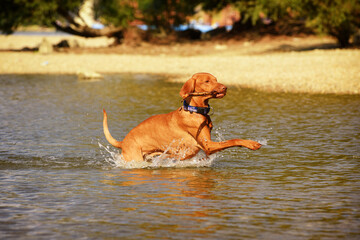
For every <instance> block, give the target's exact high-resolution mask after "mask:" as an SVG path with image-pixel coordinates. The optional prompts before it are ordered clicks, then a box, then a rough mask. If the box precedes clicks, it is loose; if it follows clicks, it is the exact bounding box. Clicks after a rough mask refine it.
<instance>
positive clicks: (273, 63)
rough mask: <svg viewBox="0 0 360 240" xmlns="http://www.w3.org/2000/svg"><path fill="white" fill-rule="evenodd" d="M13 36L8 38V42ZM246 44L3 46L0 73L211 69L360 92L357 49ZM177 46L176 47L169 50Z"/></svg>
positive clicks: (282, 85) (237, 79)
mask: <svg viewBox="0 0 360 240" xmlns="http://www.w3.org/2000/svg"><path fill="white" fill-rule="evenodd" d="M14 37H15V36H7V38H8V39H9V41H11V38H14ZM25 38H26V37H25ZM26 39H29V37H27V38H26ZM269 44H272V45H274V43H271V42H270V43H269ZM279 44H281V42H280V43H278V45H279ZM245 45H246V43H221V44H219V43H212V44H209V43H208V44H182V45H181V44H180V45H171V46H165V47H163V46H160V47H159V46H151V45H149V46H145V47H143V48H141V47H139V48H134V47H133V48H132V49H131V47H127V46H121V47H120V50H121V48H123V49H125V48H129V49H127V50H128V51H129V52H128V53H127V52H125V53H121V51H120V50H119V49H111V48H110V49H109V48H107V49H106V50H104V51H106V52H105V53H104V52H101V51H97V50H96V49H93V50H91V49H90V51H88V52H86V51H83V50H81V49H80V50H81V52H77V51H73V52H71V51H70V52H54V53H51V54H48V55H42V54H40V53H38V52H21V51H6V50H4V49H2V51H0V74H2V75H5V74H77V73H78V72H83V71H85V72H97V73H101V74H122V73H134V74H136V73H138V74H155V75H165V76H168V78H169V81H181V82H185V81H186V80H187V79H188V78H190V77H191V76H192V75H193V74H194V73H196V72H209V73H211V74H213V75H214V76H215V77H217V78H218V80H219V82H222V83H224V84H228V85H237V86H240V87H245V88H253V89H258V90H264V91H272V92H294V93H321V94H326V93H335V94H360V61H359V59H360V50H359V49H332V50H311V51H293V50H294V49H293V48H292V49H293V50H291V49H290V51H267V50H266V48H265V47H264V46H265V43H261V44H258V45H256V43H251V44H250V46H245ZM278 45H276V46H275V47H273V48H276V47H277V46H278ZM283 45H284V44H283ZM157 47H158V50H157V51H158V52H157V53H156V48H157ZM175 47H176V48H177V51H176V52H174V51H171V48H175ZM0 49H1V48H0ZM154 49H155V52H154V54H146V51H150V50H151V51H153V50H154ZM159 49H160V50H159ZM169 49H170V50H169ZM259 49H260V50H259ZM264 49H265V50H264ZM111 50H114V53H111ZM115 50H117V51H115ZM257 50H258V51H257ZM78 51H79V50H78ZM131 51H133V52H131ZM161 51H168V52H165V53H162V52H161ZM186 51H188V53H190V54H186ZM249 51H251V52H249ZM180 53H183V54H182V55H181V54H180Z"/></svg>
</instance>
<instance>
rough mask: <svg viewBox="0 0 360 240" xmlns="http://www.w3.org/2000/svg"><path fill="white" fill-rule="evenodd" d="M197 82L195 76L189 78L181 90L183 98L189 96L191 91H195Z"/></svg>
mask: <svg viewBox="0 0 360 240" xmlns="http://www.w3.org/2000/svg"><path fill="white" fill-rule="evenodd" d="M195 84H196V79H195V78H194V76H193V77H191V78H190V79H189V80H187V81H186V83H185V84H184V85H183V86H182V88H181V90H180V96H181V97H182V98H183V99H185V98H187V97H188V96H189V93H192V92H194V91H195Z"/></svg>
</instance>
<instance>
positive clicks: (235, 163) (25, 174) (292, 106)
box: [0, 75, 360, 239]
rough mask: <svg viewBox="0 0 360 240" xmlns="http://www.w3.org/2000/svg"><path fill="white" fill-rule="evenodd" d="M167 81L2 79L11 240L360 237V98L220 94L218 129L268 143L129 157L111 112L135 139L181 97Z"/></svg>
mask: <svg viewBox="0 0 360 240" xmlns="http://www.w3.org/2000/svg"><path fill="white" fill-rule="evenodd" d="M164 80H165V79H163V78H161V77H155V76H147V75H112V76H106V77H105V79H104V80H102V81H93V82H89V81H78V80H77V79H76V77H75V76H47V75H2V76H0V116H1V117H0V238H1V239H104V238H119V239H145V238H155V239H199V238H201V239H254V238H257V239H358V238H359V236H360V230H359V229H360V212H359V210H360V201H359V199H360V198H359V197H360V181H359V180H360V179H359V178H360V170H359V163H360V97H359V96H350V95H343V96H336V95H306V94H302V95H300V94H285V93H282V94H274V93H264V92H257V91H253V90H247V89H237V88H235V87H230V88H229V91H228V95H227V96H226V97H225V98H223V99H221V100H214V101H212V102H211V106H212V107H213V108H214V115H213V116H212V120H213V123H214V126H215V127H214V130H213V138H214V139H218V140H221V139H229V138H235V137H238V138H244V139H253V140H258V141H261V142H262V143H264V145H265V146H263V148H261V149H260V150H259V151H255V152H254V151H250V150H247V149H244V148H232V149H228V150H225V151H222V152H220V153H218V154H217V155H216V156H212V158H211V159H205V161H208V162H206V164H205V167H204V164H203V165H202V163H204V162H203V160H201V159H202V157H203V156H201V155H200V156H197V157H196V158H195V159H193V160H192V161H193V163H191V164H190V165H192V166H191V167H186V168H185V167H184V166H181V165H180V164H179V163H178V162H176V161H175V162H174V161H173V160H166V161H165V162H164V161H155V163H156V164H155V165H151V166H135V167H137V168H131V167H134V166H124V165H121V164H122V163H121V162H119V161H120V160H119V157H118V154H119V152H118V151H117V150H116V149H114V148H112V147H109V144H108V143H107V142H106V140H105V139H104V137H103V133H102V108H106V110H107V112H108V115H109V126H110V130H111V132H112V134H113V136H114V137H116V138H119V139H121V138H123V137H124V135H125V134H126V133H127V132H128V131H129V130H131V129H132V128H133V127H134V126H136V125H137V124H138V123H139V122H140V121H142V120H144V119H145V118H147V117H149V116H151V115H153V114H159V113H166V112H169V111H172V110H174V109H176V108H177V107H179V106H180V105H181V102H180V97H179V95H178V92H179V90H180V87H181V84H177V83H169V82H166V81H164ZM220 81H221V79H220ZM159 165H162V166H163V167H161V166H159ZM125 167H127V168H125ZM139 167H143V168H139Z"/></svg>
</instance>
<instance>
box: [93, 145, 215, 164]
mask: <svg viewBox="0 0 360 240" xmlns="http://www.w3.org/2000/svg"><path fill="white" fill-rule="evenodd" d="M98 144H99V147H100V148H101V149H104V150H105V151H106V152H107V154H103V155H104V157H105V161H106V162H107V163H108V164H109V165H110V166H112V167H114V168H123V169H132V168H186V167H210V166H211V165H212V164H213V163H214V161H215V159H216V154H213V155H211V156H207V155H206V154H205V153H204V152H203V151H200V152H199V153H198V154H197V155H196V156H194V157H192V158H191V159H187V160H183V161H181V160H179V159H174V158H169V157H168V155H166V152H165V153H164V154H161V155H159V156H156V157H153V158H151V159H149V161H125V160H124V159H123V157H122V155H121V153H119V152H112V151H111V150H110V149H109V147H105V146H104V145H102V144H101V143H98Z"/></svg>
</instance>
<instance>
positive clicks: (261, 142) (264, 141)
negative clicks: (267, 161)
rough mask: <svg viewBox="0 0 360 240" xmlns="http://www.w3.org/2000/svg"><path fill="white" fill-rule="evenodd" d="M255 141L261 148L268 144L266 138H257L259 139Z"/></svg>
mask: <svg viewBox="0 0 360 240" xmlns="http://www.w3.org/2000/svg"><path fill="white" fill-rule="evenodd" d="M255 141H256V142H258V143H260V144H261V145H263V146H266V145H267V144H268V140H267V139H266V138H259V139H256V140H255Z"/></svg>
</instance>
